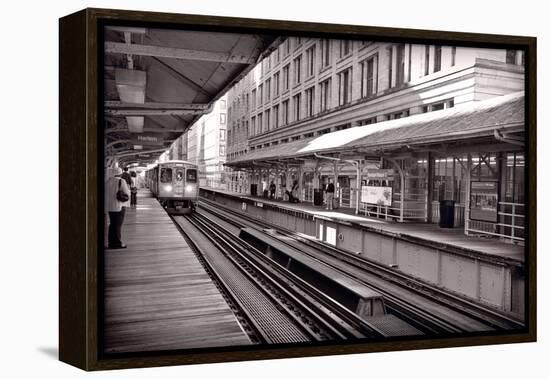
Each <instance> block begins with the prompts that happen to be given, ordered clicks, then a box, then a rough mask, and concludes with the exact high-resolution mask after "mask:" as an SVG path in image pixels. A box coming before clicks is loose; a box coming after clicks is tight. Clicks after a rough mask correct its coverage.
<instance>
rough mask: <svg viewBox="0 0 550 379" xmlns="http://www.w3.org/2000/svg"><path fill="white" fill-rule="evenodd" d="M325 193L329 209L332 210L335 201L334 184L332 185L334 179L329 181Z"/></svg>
mask: <svg viewBox="0 0 550 379" xmlns="http://www.w3.org/2000/svg"><path fill="white" fill-rule="evenodd" d="M325 193H326V195H327V209H328V210H332V202H333V199H334V183H332V179H329V183H328V184H327V186H326V188H325Z"/></svg>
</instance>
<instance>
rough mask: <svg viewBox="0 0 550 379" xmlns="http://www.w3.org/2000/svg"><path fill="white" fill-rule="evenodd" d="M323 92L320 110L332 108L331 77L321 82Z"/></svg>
mask: <svg viewBox="0 0 550 379" xmlns="http://www.w3.org/2000/svg"><path fill="white" fill-rule="evenodd" d="M319 89H320V92H321V103H320V107H319V108H320V111H321V112H324V111H326V110H328V109H329V108H330V79H327V80H325V81H324V82H322V83H321V84H319Z"/></svg>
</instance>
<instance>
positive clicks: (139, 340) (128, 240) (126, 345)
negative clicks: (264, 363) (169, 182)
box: [104, 190, 251, 353]
mask: <svg viewBox="0 0 550 379" xmlns="http://www.w3.org/2000/svg"><path fill="white" fill-rule="evenodd" d="M122 236H123V241H124V243H125V244H126V245H127V248H126V249H117V250H111V249H105V256H104V264H105V270H104V272H105V278H104V280H105V281H104V291H105V292H104V293H105V315H104V317H105V322H104V340H105V352H107V353H115V352H136V351H159V350H174V349H191V348H199V347H200V348H204V347H216V346H236V345H248V344H250V343H251V342H250V340H249V339H248V337H247V335H246V334H245V332H244V331H243V330H242V329H241V327H240V325H239V323H238V322H237V319H236V318H235V315H234V314H233V312H232V311H231V309H230V308H229V306H228V305H227V303H226V301H225V300H224V298H223V297H222V295H221V294H220V292H219V290H218V289H217V288H216V286H215V284H214V283H213V282H212V280H211V279H210V277H209V276H208V274H207V273H206V271H205V270H204V268H203V267H202V265H201V264H200V262H199V260H198V259H197V258H196V256H195V254H194V253H193V251H192V250H191V248H190V247H189V246H188V245H187V243H186V241H185V240H184V238H183V237H182V235H181V234H180V232H179V231H178V230H177V228H176V226H175V225H174V223H173V222H172V220H171V219H170V217H169V216H168V215H167V214H166V212H165V211H164V210H163V209H162V207H161V206H160V204H159V203H158V202H157V200H156V199H154V198H153V197H151V195H150V193H149V192H148V190H142V191H140V193H139V194H138V205H137V208H127V209H126V216H125V220H124V225H123V231H122Z"/></svg>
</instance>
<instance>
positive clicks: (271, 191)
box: [269, 180, 277, 200]
mask: <svg viewBox="0 0 550 379" xmlns="http://www.w3.org/2000/svg"><path fill="white" fill-rule="evenodd" d="M276 190H277V186H276V185H275V182H274V181H273V180H272V181H271V184H270V185H269V198H270V199H271V200H273V199H275V191H276Z"/></svg>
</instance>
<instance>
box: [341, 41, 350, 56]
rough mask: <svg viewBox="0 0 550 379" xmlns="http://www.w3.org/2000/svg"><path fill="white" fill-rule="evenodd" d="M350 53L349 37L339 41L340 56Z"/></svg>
mask: <svg viewBox="0 0 550 379" xmlns="http://www.w3.org/2000/svg"><path fill="white" fill-rule="evenodd" d="M349 53H351V41H350V40H349V39H345V40H341V41H340V58H343V57H345V56H346V55H348V54H349Z"/></svg>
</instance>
